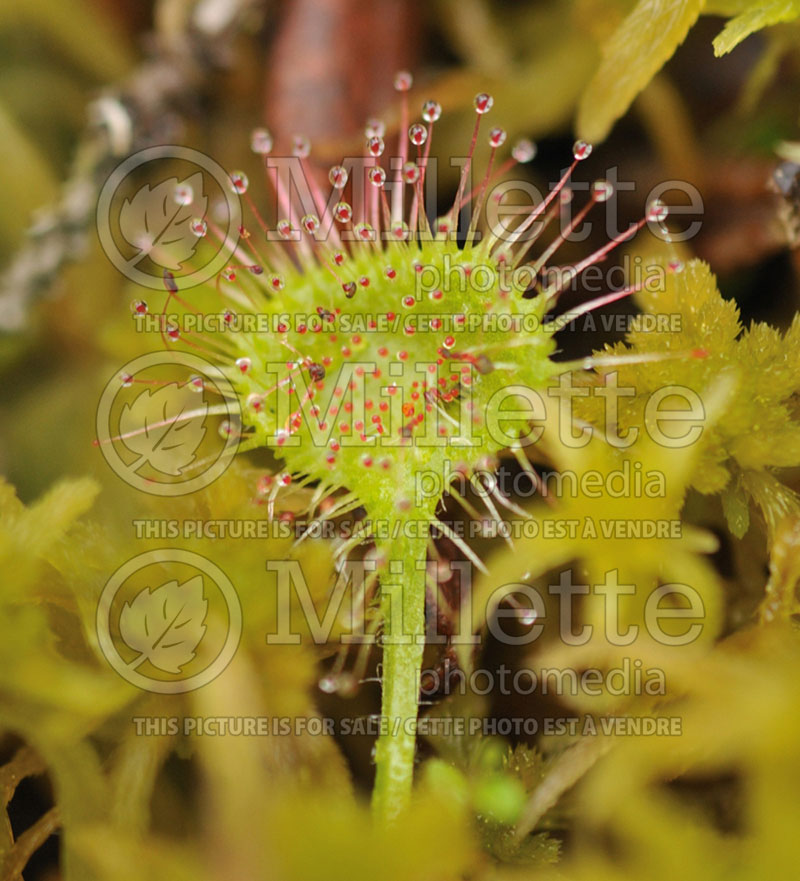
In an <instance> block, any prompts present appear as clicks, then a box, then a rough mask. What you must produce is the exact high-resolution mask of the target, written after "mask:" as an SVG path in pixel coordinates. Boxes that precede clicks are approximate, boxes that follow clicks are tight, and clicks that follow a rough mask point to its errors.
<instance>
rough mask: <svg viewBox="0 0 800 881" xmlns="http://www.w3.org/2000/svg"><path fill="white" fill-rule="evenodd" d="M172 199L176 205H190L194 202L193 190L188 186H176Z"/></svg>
mask: <svg viewBox="0 0 800 881" xmlns="http://www.w3.org/2000/svg"><path fill="white" fill-rule="evenodd" d="M173 199H174V200H175V204H176V205H191V204H192V202H194V190H193V189H192V188H191V187H190V186H189V184H178V186H177V187H175V193H174V195H173Z"/></svg>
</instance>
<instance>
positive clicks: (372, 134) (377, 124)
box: [364, 117, 386, 138]
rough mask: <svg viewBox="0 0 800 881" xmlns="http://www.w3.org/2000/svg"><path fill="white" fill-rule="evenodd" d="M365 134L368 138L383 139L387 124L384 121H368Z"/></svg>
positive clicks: (373, 119)
mask: <svg viewBox="0 0 800 881" xmlns="http://www.w3.org/2000/svg"><path fill="white" fill-rule="evenodd" d="M364 134H365V136H366V137H367V138H382V137H383V136H384V135H385V134H386V123H385V122H384V121H383V120H382V119H375V118H374V117H373V118H372V119H368V120H367V124H366V126H365V128H364Z"/></svg>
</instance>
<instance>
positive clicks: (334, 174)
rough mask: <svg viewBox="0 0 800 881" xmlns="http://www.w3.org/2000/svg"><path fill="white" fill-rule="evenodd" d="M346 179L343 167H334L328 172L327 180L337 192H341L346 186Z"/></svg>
mask: <svg viewBox="0 0 800 881" xmlns="http://www.w3.org/2000/svg"><path fill="white" fill-rule="evenodd" d="M347 178H348V174H347V169H346V168H345V167H344V166H343V165H334V166H333V167H332V168H331V170H330V171H329V172H328V180H329V181H330V182H331V185H332V186H333V187H334V189H337V190H343V189H344V188H345V187H346V186H347Z"/></svg>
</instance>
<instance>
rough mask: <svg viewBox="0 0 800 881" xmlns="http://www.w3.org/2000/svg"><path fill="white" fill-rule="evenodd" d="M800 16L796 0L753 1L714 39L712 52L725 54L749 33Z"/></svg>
mask: <svg viewBox="0 0 800 881" xmlns="http://www.w3.org/2000/svg"><path fill="white" fill-rule="evenodd" d="M798 16H800V2H798V0H771V2H767V3H763V2H758V3H753V4H752V5H751V6H749V7H748V8H747V9H745V10H744V12H742V13H740V14H739V15H737V16H736V17H735V18H732V19H731V20H730V21H729V22H728V23H727V24H726V25H725V27H724V28H723V29H722V32H721V33H720V34H719V35H718V36H717V38H716V39H715V40H714V54H715V55H716V56H717V57H718V58H719V57H720V56H721V55H726V54H727V53H728V52H730V51H731V49H733V48H735V47H736V46H738V45H739V43H741V42H742V40H744V39H745V38H746V37H749V36H750V34H752V33H755V32H756V31H759V30H761V28H765V27H767V26H768V25H771V24H778V23H779V22H782V21H792V20H793V19H795V18H797V17H798Z"/></svg>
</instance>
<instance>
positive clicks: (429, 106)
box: [422, 101, 442, 122]
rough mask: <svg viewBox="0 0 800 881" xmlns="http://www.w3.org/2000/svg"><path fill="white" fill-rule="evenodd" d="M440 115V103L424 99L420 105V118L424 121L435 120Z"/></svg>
mask: <svg viewBox="0 0 800 881" xmlns="http://www.w3.org/2000/svg"><path fill="white" fill-rule="evenodd" d="M441 115H442V105H441V104H440V103H439V102H438V101H426V102H425V103H424V104H423V105H422V118H423V119H424V120H425V122H436V120H438V119H439V118H440V117H441Z"/></svg>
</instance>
